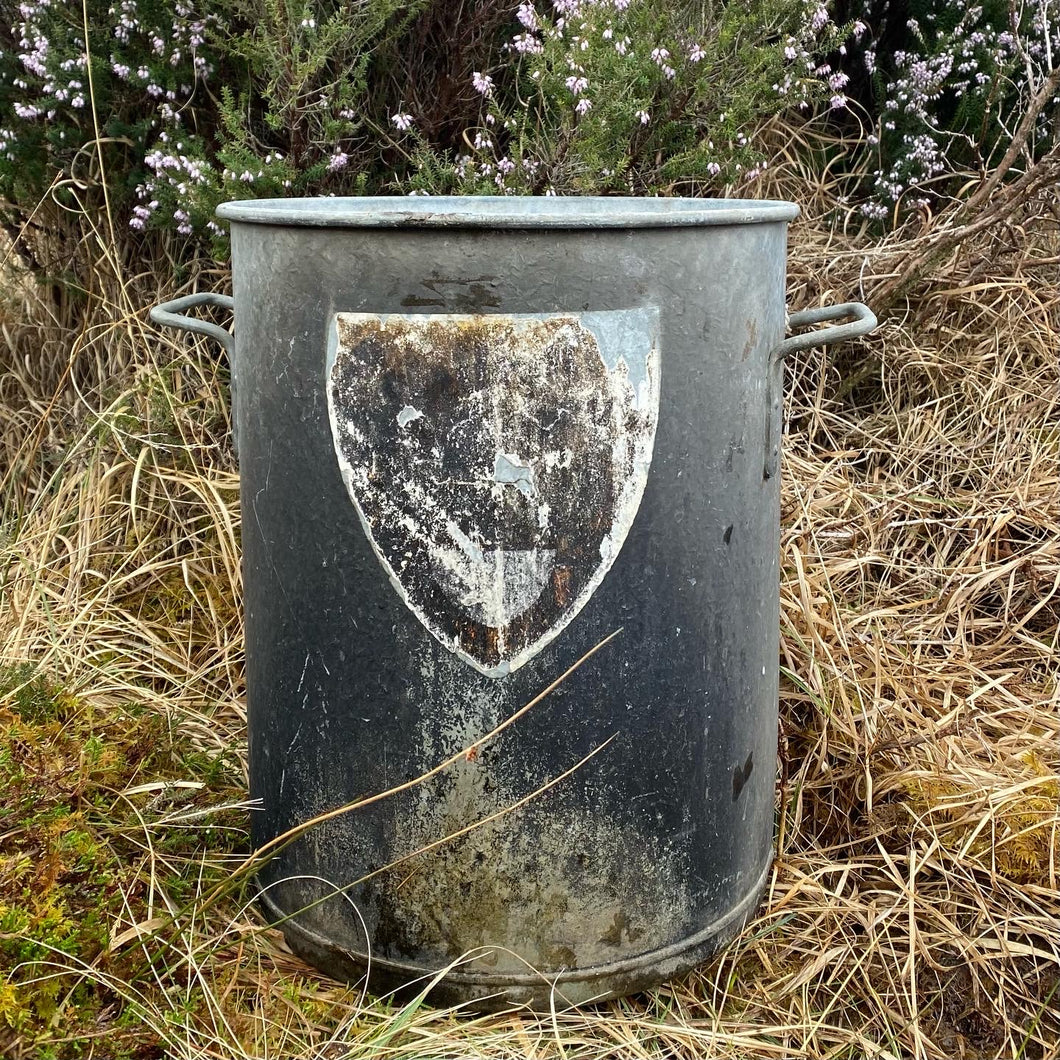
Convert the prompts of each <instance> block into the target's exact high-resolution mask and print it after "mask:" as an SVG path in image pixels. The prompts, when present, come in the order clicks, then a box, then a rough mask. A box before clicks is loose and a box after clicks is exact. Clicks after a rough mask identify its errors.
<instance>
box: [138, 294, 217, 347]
mask: <svg viewBox="0 0 1060 1060" xmlns="http://www.w3.org/2000/svg"><path fill="white" fill-rule="evenodd" d="M202 305H215V306H220V307H221V308H222V309H232V308H233V306H234V305H235V303H234V301H233V300H232V299H231V298H230V297H229V296H228V295H226V294H210V293H204V294H186V295H184V297H183V298H174V299H173V300H172V301H170V302H163V303H162V304H161V305H156V306H155V307H154V308H153V309H152V310H151V314H150V315H151V319H152V320H153V321H154V322H155V323H156V324H161V325H162V326H163V327H166V328H176V329H177V330H178V331H194V332H195V333H196V334H199V335H209V336H210V338H211V339H216V340H217V341H218V342H219V343H220V344H221V345H222V346H224V348H225V352H226V353H227V354H228V356H229V357H231V356H232V353H233V350H234V346H235V341H234V339H233V337H232V333H231V332H230V331H226V330H225V329H224V328H222V327H218V326H217V325H216V324H211V323H210V322H209V321H208V320H196V319H195V318H194V317H186V316H182V315H181V314H182V313H183V312H184V310H185V309H195V308H197V307H198V306H202Z"/></svg>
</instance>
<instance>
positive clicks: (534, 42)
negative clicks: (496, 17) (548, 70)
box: [512, 33, 545, 55]
mask: <svg viewBox="0 0 1060 1060" xmlns="http://www.w3.org/2000/svg"><path fill="white" fill-rule="evenodd" d="M512 47H513V48H514V49H515V50H516V51H517V52H519V54H520V55H540V54H541V53H542V52H543V51H544V50H545V46H544V44H542V43H541V41H540V40H538V38H537V37H535V36H534V35H533V34H532V33H517V34H516V35H515V36H514V37H513V38H512Z"/></svg>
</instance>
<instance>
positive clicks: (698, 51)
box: [688, 44, 707, 63]
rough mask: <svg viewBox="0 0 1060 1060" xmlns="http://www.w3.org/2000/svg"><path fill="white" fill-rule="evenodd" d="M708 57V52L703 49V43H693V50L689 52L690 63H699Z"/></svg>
mask: <svg viewBox="0 0 1060 1060" xmlns="http://www.w3.org/2000/svg"><path fill="white" fill-rule="evenodd" d="M706 57H707V53H706V52H705V51H704V50H703V45H702V44H693V45H692V50H691V51H690V52H689V53H688V61H689V62H690V63H698V62H701V61H702V60H703V59H705V58H706Z"/></svg>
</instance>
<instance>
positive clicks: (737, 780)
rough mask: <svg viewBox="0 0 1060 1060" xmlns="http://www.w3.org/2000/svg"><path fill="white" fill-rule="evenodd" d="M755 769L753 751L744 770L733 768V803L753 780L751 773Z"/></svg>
mask: <svg viewBox="0 0 1060 1060" xmlns="http://www.w3.org/2000/svg"><path fill="white" fill-rule="evenodd" d="M754 767H755V762H754V752H753V751H752V752H751V753H750V754H749V755H748V756H747V758H746V759H745V760H744V764H743V768H742V769H741V768H740V766H738V765H737V766H733V770H732V801H733V802H735V801H736V800H737V799H738V798H739V797H740V793H741V792H742V791H743V788H744V785H745V784H746V783H747V782H748V780H750V779H751V771H752V770H753V769H754Z"/></svg>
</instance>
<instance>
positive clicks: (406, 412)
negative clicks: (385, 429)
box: [397, 405, 423, 427]
mask: <svg viewBox="0 0 1060 1060" xmlns="http://www.w3.org/2000/svg"><path fill="white" fill-rule="evenodd" d="M422 419H423V413H422V412H420V410H419V409H414V408H413V407H412V406H411V405H406V406H405V407H404V408H403V409H402V410H401V411H400V412H399V413H398V414H397V425H398V426H399V427H407V426H408V425H409V424H410V423H414V422H415V421H416V420H422Z"/></svg>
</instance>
